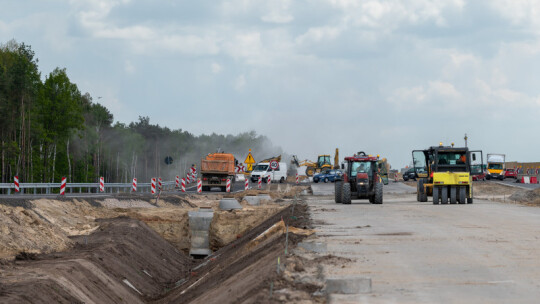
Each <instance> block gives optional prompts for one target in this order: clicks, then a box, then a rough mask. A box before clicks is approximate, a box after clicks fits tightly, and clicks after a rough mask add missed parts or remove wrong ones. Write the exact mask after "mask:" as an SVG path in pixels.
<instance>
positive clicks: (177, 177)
mask: <svg viewBox="0 0 540 304" xmlns="http://www.w3.org/2000/svg"><path fill="white" fill-rule="evenodd" d="M174 187H175V188H177V189H178V188H179V187H180V176H178V175H177V176H176V184H175V185H174Z"/></svg>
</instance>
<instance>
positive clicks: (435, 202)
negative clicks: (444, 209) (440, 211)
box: [433, 186, 440, 205]
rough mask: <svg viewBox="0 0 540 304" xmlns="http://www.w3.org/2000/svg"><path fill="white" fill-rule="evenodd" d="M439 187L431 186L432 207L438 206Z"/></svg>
mask: <svg viewBox="0 0 540 304" xmlns="http://www.w3.org/2000/svg"><path fill="white" fill-rule="evenodd" d="M439 198H440V197H439V187H435V186H433V205H438V204H439Z"/></svg>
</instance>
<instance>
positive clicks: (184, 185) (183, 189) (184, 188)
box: [182, 178, 186, 192]
mask: <svg viewBox="0 0 540 304" xmlns="http://www.w3.org/2000/svg"><path fill="white" fill-rule="evenodd" d="M182 192H186V179H185V178H182Z"/></svg>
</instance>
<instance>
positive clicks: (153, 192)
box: [151, 178, 156, 194]
mask: <svg viewBox="0 0 540 304" xmlns="http://www.w3.org/2000/svg"><path fill="white" fill-rule="evenodd" d="M151 191H152V194H156V179H155V178H152V185H151Z"/></svg>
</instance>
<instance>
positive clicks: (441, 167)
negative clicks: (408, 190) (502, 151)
mask: <svg viewBox="0 0 540 304" xmlns="http://www.w3.org/2000/svg"><path fill="white" fill-rule="evenodd" d="M412 154H413V165H414V169H415V170H416V172H418V177H419V178H420V179H419V180H418V187H417V200H418V201H419V202H426V201H427V197H428V196H433V199H434V200H433V203H434V204H438V203H439V201H440V202H441V203H442V204H446V203H448V200H449V199H450V203H452V204H455V203H457V202H459V203H461V204H465V203H466V202H467V203H472V176H471V171H472V170H471V168H474V167H475V166H477V165H481V164H482V162H483V160H482V151H469V148H467V147H454V146H453V145H452V146H450V147H448V146H443V145H442V144H441V145H440V146H438V147H430V148H428V149H425V150H415V151H413V153H412Z"/></svg>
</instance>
